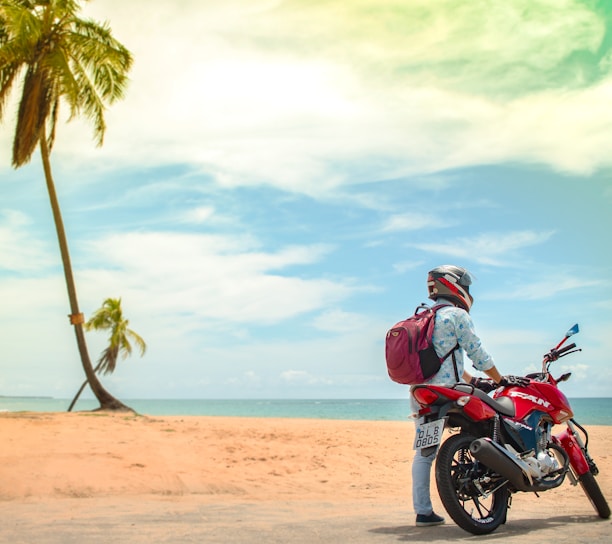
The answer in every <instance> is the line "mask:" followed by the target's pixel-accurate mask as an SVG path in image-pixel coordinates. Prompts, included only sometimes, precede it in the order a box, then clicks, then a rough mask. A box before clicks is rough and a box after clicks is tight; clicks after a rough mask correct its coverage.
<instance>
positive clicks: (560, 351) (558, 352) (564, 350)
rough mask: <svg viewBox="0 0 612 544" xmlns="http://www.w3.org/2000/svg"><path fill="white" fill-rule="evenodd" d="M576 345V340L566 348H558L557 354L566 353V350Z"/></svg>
mask: <svg viewBox="0 0 612 544" xmlns="http://www.w3.org/2000/svg"><path fill="white" fill-rule="evenodd" d="M575 347H576V344H575V343H574V342H572V343H571V344H569V345H567V346H565V347H564V348H561V349H558V350H557V355H561V354H562V353H565V352H566V351H570V350H572V349H574V348H575Z"/></svg>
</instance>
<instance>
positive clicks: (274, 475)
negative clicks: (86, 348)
mask: <svg viewBox="0 0 612 544" xmlns="http://www.w3.org/2000/svg"><path fill="white" fill-rule="evenodd" d="M588 430H589V433H590V444H589V446H590V451H591V454H592V455H593V457H594V459H595V461H596V462H597V464H598V466H599V468H600V475H599V476H598V477H597V480H598V482H599V485H600V487H601V488H602V491H603V492H604V495H606V496H607V498H608V500H609V501H610V502H611V503H612V466H611V464H612V463H611V460H612V456H611V452H612V427H596V426H591V427H588ZM412 439H413V425H412V424H411V423H410V422H408V421H406V422H373V421H331V420H308V419H259V418H225V417H199V416H188V417H147V416H136V415H125V414H109V413H70V414H67V413H61V414H48V413H45V414H43V413H18V414H13V413H2V414H0V440H1V444H2V446H1V449H0V512H1V514H0V516H1V517H0V521H2V523H0V542H11V543H19V542H24V543H37V544H39V543H40V544H45V543H49V544H59V543H62V544H66V543H71V542H75V543H77V542H79V543H80V542H94V543H96V542H113V541H114V542H120V543H122V542H130V543H131V542H134V543H140V542H143V543H144V542H147V543H151V542H168V543H183V542H232V543H237V542H245V543H246V542H258V543H259V542H262V543H268V542H298V543H300V542H304V543H306V542H308V543H312V542H351V543H353V544H358V543H361V542H376V543H383V544H384V543H387V542H405V541H410V542H445V541H447V540H449V539H455V538H458V539H474V538H478V540H479V541H484V542H489V541H491V542H492V541H494V540H495V541H500V539H501V541H503V542H504V543H505V542H525V541H527V542H529V541H530V540H531V541H533V542H534V544H535V542H537V543H538V544H540V543H542V542H553V541H554V542H556V543H563V542H572V543H573V542H589V543H593V542H610V541H612V531H611V529H612V526H611V524H612V522H611V521H610V520H600V519H599V518H598V517H597V515H596V513H595V511H594V509H593V507H592V506H591V504H590V502H589V501H588V499H587V498H586V496H585V495H584V493H583V491H582V489H581V488H580V487H574V486H571V485H570V484H569V482H566V483H564V484H563V485H562V486H561V487H560V488H559V489H556V490H552V491H549V492H546V493H542V494H540V497H539V498H538V497H536V496H535V495H534V494H531V493H530V494H526V493H519V494H516V495H515V496H514V500H513V504H512V508H511V510H510V512H509V514H508V522H507V523H506V524H505V525H504V526H502V527H500V528H499V529H498V530H497V531H496V532H494V533H492V534H491V535H488V536H484V537H473V536H472V535H470V534H469V533H466V532H465V531H463V530H462V529H460V528H459V527H457V526H456V525H455V524H454V523H453V522H452V520H450V519H449V518H448V516H447V520H448V521H447V524H446V525H444V526H441V527H435V528H416V527H414V513H413V511H412V501H411V490H410V465H411V459H412V455H413V451H412V449H411V445H412ZM432 486H433V490H434V492H433V493H432V495H433V501H434V506H435V509H436V511H438V512H439V513H441V514H443V515H445V512H444V508H443V507H442V505H441V503H440V501H439V499H438V497H437V493H436V492H435V483H432Z"/></svg>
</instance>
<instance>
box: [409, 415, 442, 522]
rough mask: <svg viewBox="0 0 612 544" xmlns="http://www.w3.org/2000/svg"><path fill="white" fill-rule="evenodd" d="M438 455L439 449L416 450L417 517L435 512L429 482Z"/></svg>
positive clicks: (414, 500) (414, 491) (414, 497)
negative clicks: (432, 466)
mask: <svg viewBox="0 0 612 544" xmlns="http://www.w3.org/2000/svg"><path fill="white" fill-rule="evenodd" d="M418 424H419V420H417V421H416V425H418ZM416 425H415V428H416ZM437 453H438V448H437V447H436V448H426V449H424V450H415V452H414V459H413V460H412V505H413V507H414V511H415V512H416V514H417V515H418V514H423V515H426V516H428V515H429V514H431V513H432V512H433V506H432V504H431V494H430V490H429V482H430V480H431V465H432V464H433V462H434V459H435V458H436V454H437ZM423 454H425V455H423Z"/></svg>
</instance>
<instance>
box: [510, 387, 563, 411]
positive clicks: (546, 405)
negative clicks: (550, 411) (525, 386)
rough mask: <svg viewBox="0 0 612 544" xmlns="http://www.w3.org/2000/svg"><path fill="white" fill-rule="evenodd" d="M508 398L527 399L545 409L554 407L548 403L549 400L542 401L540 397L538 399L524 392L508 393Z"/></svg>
mask: <svg viewBox="0 0 612 544" xmlns="http://www.w3.org/2000/svg"><path fill="white" fill-rule="evenodd" d="M508 396H510V397H518V398H521V399H525V400H530V401H531V402H533V403H534V404H537V405H539V406H543V407H544V408H551V407H552V404H551V403H550V402H548V401H547V400H545V399H542V398H540V397H536V396H534V395H529V394H528V393H523V392H522V391H510V393H508Z"/></svg>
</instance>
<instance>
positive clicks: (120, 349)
mask: <svg viewBox="0 0 612 544" xmlns="http://www.w3.org/2000/svg"><path fill="white" fill-rule="evenodd" d="M129 324H130V322H129V321H128V320H127V319H124V318H123V310H122V309H121V299H120V298H107V299H106V300H105V301H104V303H103V304H102V306H101V307H100V308H99V309H98V310H96V312H95V313H94V314H93V316H92V317H91V318H90V319H89V321H88V322H87V323H85V329H86V330H87V331H91V330H94V331H106V330H108V331H110V332H109V335H108V347H107V348H106V349H105V350H104V351H103V352H102V355H101V356H100V358H99V359H98V364H97V365H96V368H94V372H98V373H102V374H112V373H113V372H114V370H115V368H116V366H117V359H118V357H119V355H121V357H122V358H123V359H126V358H127V357H128V356H130V355H131V354H132V344H131V343H130V340H132V341H133V342H134V343H135V344H136V346H138V349H139V350H140V356H141V357H142V356H143V355H144V354H145V351H146V350H147V345H146V343H145V341H144V340H143V339H142V337H141V336H140V335H138V334H137V333H135V332H134V331H133V330H132V329H130V328H129V327H128V325H129ZM86 385H87V380H86V381H85V382H84V383H83V385H82V386H81V388H80V389H79V391H78V392H77V394H76V396H75V397H74V399H73V400H72V402H71V403H70V406H69V407H68V411H69V412H70V411H71V410H72V408H73V407H74V405H75V403H76V401H77V400H78V398H79V397H80V395H81V393H82V392H83V389H85V386H86Z"/></svg>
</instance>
